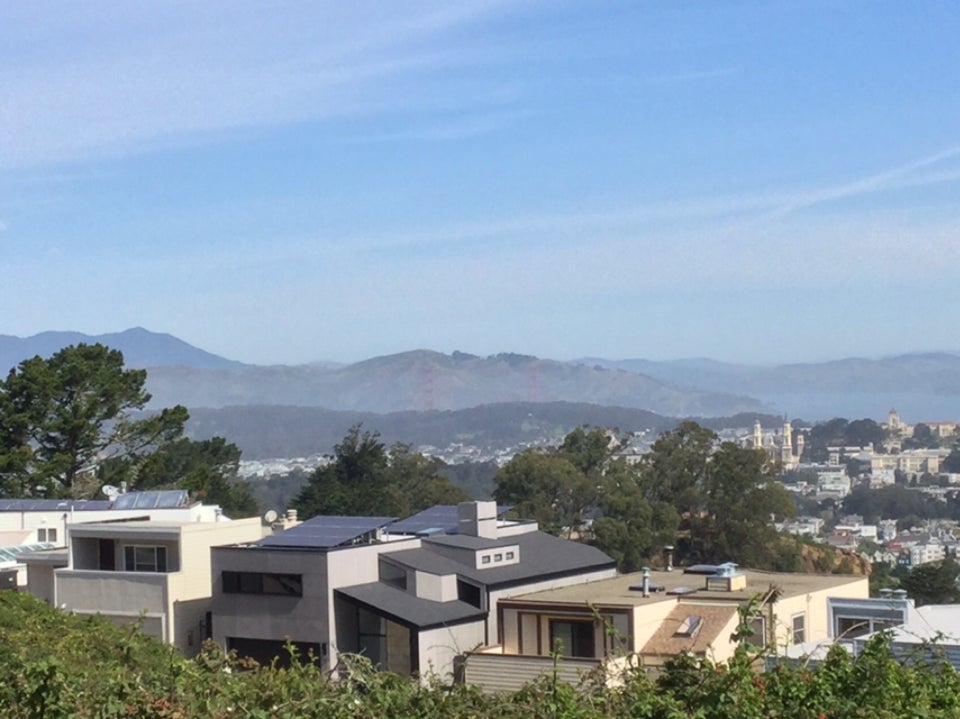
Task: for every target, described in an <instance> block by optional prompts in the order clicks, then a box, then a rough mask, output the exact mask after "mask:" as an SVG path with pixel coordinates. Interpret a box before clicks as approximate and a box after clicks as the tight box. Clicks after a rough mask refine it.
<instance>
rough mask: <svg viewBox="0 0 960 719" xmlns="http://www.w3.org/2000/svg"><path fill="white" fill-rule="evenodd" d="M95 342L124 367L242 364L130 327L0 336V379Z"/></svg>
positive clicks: (173, 338)
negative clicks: (118, 356)
mask: <svg viewBox="0 0 960 719" xmlns="http://www.w3.org/2000/svg"><path fill="white" fill-rule="evenodd" d="M81 342H82V343H85V344H94V343H97V342H99V343H100V344H103V345H106V346H107V347H111V348H113V349H118V350H120V351H121V352H123V359H124V361H125V362H126V364H127V366H128V367H138V368H139V367H162V366H185V367H196V368H202V369H237V368H241V367H244V366H245V365H244V364H243V363H242V362H236V361H234V360H229V359H225V358H223V357H220V356H218V355H215V354H211V353H210V352H206V351H204V350H202V349H198V348H197V347H194V346H193V345H191V344H188V343H187V342H184V341H183V340H181V339H178V338H176V337H174V336H173V335H170V334H165V333H161V332H151V331H149V330H145V329H144V328H143V327H134V328H132V329H129V330H124V331H123V332H111V333H109V334H103V335H86V334H83V333H81V332H41V333H40V334H36V335H32V336H31V337H23V338H21V337H13V336H11V335H0V369H2V370H3V372H4V376H5V375H6V370H7V368H9V367H13V366H15V365H17V364H19V363H20V362H22V361H23V360H25V359H28V358H30V357H34V356H36V355H40V356H41V357H49V356H50V355H52V354H54V353H55V352H57V351H58V350H60V349H62V348H64V347H67V346H69V345H75V344H80V343H81Z"/></svg>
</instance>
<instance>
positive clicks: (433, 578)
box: [408, 571, 457, 602]
mask: <svg viewBox="0 0 960 719" xmlns="http://www.w3.org/2000/svg"><path fill="white" fill-rule="evenodd" d="M408 591H409V588H408ZM416 596H418V597H420V598H422V599H429V600H431V601H434V602H449V601H452V600H454V599H456V598H457V575H456V574H430V573H429V572H421V571H417V572H416Z"/></svg>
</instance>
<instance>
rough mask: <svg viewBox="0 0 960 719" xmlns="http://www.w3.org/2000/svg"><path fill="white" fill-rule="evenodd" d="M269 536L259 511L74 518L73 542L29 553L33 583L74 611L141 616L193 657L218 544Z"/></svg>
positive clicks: (37, 591)
mask: <svg viewBox="0 0 960 719" xmlns="http://www.w3.org/2000/svg"><path fill="white" fill-rule="evenodd" d="M262 536H263V527H262V525H261V520H260V519H259V518H258V517H255V518H252V519H240V520H228V519H225V518H224V519H221V520H220V521H213V522H173V521H152V520H139V521H138V520H126V521H113V522H102V523H98V522H93V523H88V524H68V525H67V542H68V548H65V549H62V550H52V551H47V552H37V553H34V554H31V555H28V556H27V557H26V558H25V559H24V560H23V561H24V562H25V563H26V564H27V589H28V591H29V592H30V593H31V594H34V595H35V596H37V597H39V598H41V599H43V600H45V601H47V602H49V603H51V604H53V605H54V606H57V607H59V608H61V609H64V610H67V611H72V612H76V613H78V614H100V615H102V616H104V617H106V618H108V619H111V620H113V621H115V622H117V623H118V624H128V623H130V622H135V621H139V622H140V628H141V629H142V631H144V632H146V633H147V634H150V635H152V636H155V637H156V638H157V639H160V640H161V641H164V642H167V643H169V644H174V645H176V646H178V647H179V648H180V649H181V650H182V651H183V652H184V654H185V655H187V656H188V657H191V656H194V655H195V654H196V653H197V652H198V650H199V647H200V643H201V642H202V641H203V639H204V638H206V637H207V636H208V635H209V633H210V621H209V612H210V601H211V600H210V594H211V591H210V587H211V578H210V554H211V548H212V547H214V546H217V545H221V544H233V543H236V542H244V541H254V540H257V539H260V538H261V537H262Z"/></svg>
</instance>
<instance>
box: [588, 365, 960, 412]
mask: <svg viewBox="0 0 960 719" xmlns="http://www.w3.org/2000/svg"><path fill="white" fill-rule="evenodd" d="M577 362H579V363H589V364H591V365H599V366H602V367H608V368H610V369H623V370H627V371H633V372H643V373H644V374H646V375H648V376H650V377H653V378H654V379H658V380H660V381H661V382H666V383H668V384H673V385H676V386H681V387H683V386H689V387H696V388H697V389H700V390H702V391H707V392H709V391H725V392H733V393H736V394H743V395H747V396H750V397H755V398H757V399H759V400H760V401H762V402H763V403H764V404H765V405H767V406H768V407H769V408H771V409H773V410H775V411H778V412H781V413H786V414H789V415H791V416H794V417H797V416H799V417H803V418H805V419H812V420H816V419H827V418H830V417H837V416H844V417H872V418H874V419H882V418H883V417H885V416H886V412H887V410H888V409H890V408H891V407H896V408H897V409H899V410H900V412H901V413H902V414H903V415H904V416H909V417H911V418H912V420H913V421H923V420H937V419H954V418H958V417H960V355H957V354H953V353H949V352H916V353H908V354H902V355H897V356H894V357H884V358H880V359H867V358H862V357H850V358H846V359H839V360H833V361H829V362H818V363H793V364H784V365H778V366H772V367H764V366H757V365H746V364H734V363H726V362H718V361H715V360H710V359H704V358H695V359H680V360H670V361H660V362H657V361H652V360H645V359H627V360H607V359H598V358H586V359H581V360H577Z"/></svg>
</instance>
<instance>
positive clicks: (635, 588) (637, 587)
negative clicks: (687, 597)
mask: <svg viewBox="0 0 960 719" xmlns="http://www.w3.org/2000/svg"><path fill="white" fill-rule="evenodd" d="M628 588H629V589H630V591H631V592H642V591H643V582H637V583H636V584H631V585H630V586H629V587H628ZM664 589H666V587H664V586H663V585H662V584H651V585H649V586H648V587H647V590H648V591H650V592H662V591H663V590H664Z"/></svg>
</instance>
